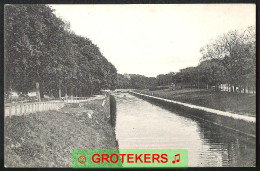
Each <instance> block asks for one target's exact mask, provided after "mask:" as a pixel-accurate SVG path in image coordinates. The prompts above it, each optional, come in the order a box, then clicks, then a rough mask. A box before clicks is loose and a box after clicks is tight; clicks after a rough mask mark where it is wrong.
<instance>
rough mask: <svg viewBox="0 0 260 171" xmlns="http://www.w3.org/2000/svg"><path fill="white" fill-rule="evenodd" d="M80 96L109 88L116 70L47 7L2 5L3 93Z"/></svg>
mask: <svg viewBox="0 0 260 171" xmlns="http://www.w3.org/2000/svg"><path fill="white" fill-rule="evenodd" d="M37 83H38V84H39V89H40V95H41V97H42V98H43V97H44V94H46V95H49V96H54V97H58V96H60V95H61V96H65V94H67V95H74V96H86V95H91V94H94V93H97V92H99V91H100V90H101V89H115V88H116V84H117V70H116V68H115V67H114V65H113V64H111V63H110V62H109V61H108V60H107V59H106V58H105V57H104V56H103V54H102V53H101V52H100V50H99V48H98V47H97V45H95V44H93V43H92V41H91V40H90V39H88V38H86V37H82V36H79V35H76V34H75V33H73V32H72V31H71V30H70V25H69V23H68V22H66V21H63V20H62V19H61V18H58V17H56V16H55V14H54V10H53V9H51V8H50V7H49V6H48V5H43V4H37V5H36V4H34V5H29V4H28V5H21V4H17V5H14V4H12V5H6V6H5V94H8V93H9V92H10V91H17V92H18V93H19V94H20V95H26V94H27V93H28V92H30V91H33V90H35V87H36V84H37Z"/></svg>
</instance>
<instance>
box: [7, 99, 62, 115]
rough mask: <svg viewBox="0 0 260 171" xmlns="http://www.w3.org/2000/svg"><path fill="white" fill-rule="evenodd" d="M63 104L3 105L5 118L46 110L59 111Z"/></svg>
mask: <svg viewBox="0 0 260 171" xmlns="http://www.w3.org/2000/svg"><path fill="white" fill-rule="evenodd" d="M64 105H65V103H64V102H34V103H14V104H12V103H10V104H8V105H5V116H11V115H17V116H20V115H24V114H29V113H35V112H42V111H48V110H59V109H60V108H62V107H63V106H64Z"/></svg>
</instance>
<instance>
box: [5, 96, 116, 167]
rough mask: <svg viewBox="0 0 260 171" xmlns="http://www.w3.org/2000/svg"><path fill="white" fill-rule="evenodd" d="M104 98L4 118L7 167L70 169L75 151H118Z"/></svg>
mask: <svg viewBox="0 0 260 171" xmlns="http://www.w3.org/2000/svg"><path fill="white" fill-rule="evenodd" d="M102 102H103V100H102V99H96V100H92V101H89V102H87V103H81V104H80V105H78V106H77V105H76V106H75V105H67V106H65V107H64V108H63V109H61V110H59V111H48V112H42V113H39V112H38V113H34V114H29V115H24V116H11V117H6V118H5V136H4V140H5V141H4V150H5V153H4V154H5V167H71V152H72V149H118V144H117V141H116V137H115V132H114V128H113V127H112V126H111V124H110V123H109V118H108V117H106V116H107V115H109V114H107V112H109V110H110V109H109V108H110V106H109V102H108V103H107V105H105V106H104V107H103V106H102Z"/></svg>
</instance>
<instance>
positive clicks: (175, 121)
mask: <svg viewBox="0 0 260 171" xmlns="http://www.w3.org/2000/svg"><path fill="white" fill-rule="evenodd" d="M114 96H115V98H116V102H117V114H116V117H117V119H116V137H117V140H118V144H119V150H120V149H187V150H188V156H189V158H188V162H189V167H218V166H224V167H225V166H226V167H229V166H240V167H241V166H242V167H246V166H248V167H249V166H255V163H256V162H255V159H256V143H255V138H251V137H248V136H245V135H243V134H239V133H237V132H234V131H232V130H229V129H223V128H222V127H220V126H217V125H214V124H211V123H208V122H205V121H203V120H201V119H197V118H194V117H192V116H190V115H189V114H188V113H181V112H179V111H177V112H175V111H174V110H169V108H167V107H165V106H166V105H165V104H158V103H155V102H152V101H148V100H143V99H142V98H139V97H136V96H135V95H131V94H129V93H114ZM244 156H246V158H245V157H244Z"/></svg>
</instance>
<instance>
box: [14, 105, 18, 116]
mask: <svg viewBox="0 0 260 171" xmlns="http://www.w3.org/2000/svg"><path fill="white" fill-rule="evenodd" d="M14 114H15V115H17V104H15V105H14Z"/></svg>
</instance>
